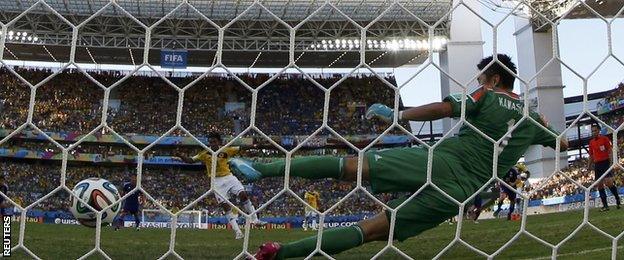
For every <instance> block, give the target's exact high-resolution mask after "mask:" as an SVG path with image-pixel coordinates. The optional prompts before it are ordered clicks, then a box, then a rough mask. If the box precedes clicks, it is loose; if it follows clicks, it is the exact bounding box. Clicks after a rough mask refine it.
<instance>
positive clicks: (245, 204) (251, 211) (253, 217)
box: [243, 200, 258, 221]
mask: <svg viewBox="0 0 624 260" xmlns="http://www.w3.org/2000/svg"><path fill="white" fill-rule="evenodd" d="M243 208H244V209H245V211H246V212H247V214H251V220H252V221H256V220H258V215H257V214H256V213H254V211H256V208H255V207H254V206H253V204H251V200H247V201H245V202H243Z"/></svg>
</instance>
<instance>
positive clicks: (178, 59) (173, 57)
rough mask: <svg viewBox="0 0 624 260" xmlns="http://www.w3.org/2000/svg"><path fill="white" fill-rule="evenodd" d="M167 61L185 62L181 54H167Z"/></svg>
mask: <svg viewBox="0 0 624 260" xmlns="http://www.w3.org/2000/svg"><path fill="white" fill-rule="evenodd" d="M165 61H166V62H176V63H177V62H183V61H184V59H183V58H182V55H179V54H165Z"/></svg>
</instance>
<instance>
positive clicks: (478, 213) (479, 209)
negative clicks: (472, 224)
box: [474, 208, 481, 220]
mask: <svg viewBox="0 0 624 260" xmlns="http://www.w3.org/2000/svg"><path fill="white" fill-rule="evenodd" d="M479 215H481V208H478V209H477V210H475V216H474V220H477V219H479Z"/></svg>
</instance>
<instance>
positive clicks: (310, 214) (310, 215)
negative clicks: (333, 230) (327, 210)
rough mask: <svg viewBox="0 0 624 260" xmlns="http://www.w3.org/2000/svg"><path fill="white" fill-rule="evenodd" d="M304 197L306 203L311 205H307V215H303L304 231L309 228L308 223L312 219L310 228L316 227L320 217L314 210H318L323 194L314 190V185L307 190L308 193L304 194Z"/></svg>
mask: <svg viewBox="0 0 624 260" xmlns="http://www.w3.org/2000/svg"><path fill="white" fill-rule="evenodd" d="M303 199H305V201H306V203H308V205H310V206H309V207H308V206H306V207H305V210H304V211H305V216H304V217H303V224H302V225H301V227H302V228H303V230H304V231H306V230H308V223H310V220H311V221H312V222H311V224H309V228H311V229H314V230H315V229H316V220H317V218H318V214H316V212H315V211H314V210H313V209H315V210H318V209H319V208H318V202H319V200H320V199H321V195H320V194H319V193H318V192H317V191H315V190H314V187H312V189H311V190H309V191H306V193H305V194H304V195H303Z"/></svg>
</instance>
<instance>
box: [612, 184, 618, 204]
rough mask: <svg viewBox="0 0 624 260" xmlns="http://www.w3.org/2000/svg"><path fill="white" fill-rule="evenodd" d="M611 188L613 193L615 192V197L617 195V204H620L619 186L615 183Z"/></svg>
mask: <svg viewBox="0 0 624 260" xmlns="http://www.w3.org/2000/svg"><path fill="white" fill-rule="evenodd" d="M609 190H610V191H611V194H613V197H615V202H616V203H617V205H620V195H619V194H618V190H617V187H615V185H613V186H611V187H609Z"/></svg>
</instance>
